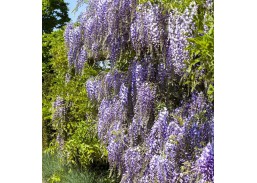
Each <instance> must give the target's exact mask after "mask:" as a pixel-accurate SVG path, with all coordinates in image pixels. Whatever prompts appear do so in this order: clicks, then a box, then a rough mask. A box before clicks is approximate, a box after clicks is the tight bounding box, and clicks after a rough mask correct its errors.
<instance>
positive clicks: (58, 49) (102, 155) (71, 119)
mask: <svg viewBox="0 0 257 183" xmlns="http://www.w3.org/2000/svg"><path fill="white" fill-rule="evenodd" d="M43 38H44V40H45V42H44V44H43V48H47V49H48V50H47V49H43V52H44V50H45V52H47V53H46V54H44V55H47V56H45V62H44V63H45V67H43V69H45V70H43V83H44V82H45V83H44V84H43V87H45V88H43V111H42V112H43V144H44V147H47V148H44V149H46V151H47V152H52V153H55V152H59V153H60V154H62V158H63V159H64V160H65V161H66V162H67V163H68V164H71V165H77V166H78V167H85V166H89V165H91V164H107V151H106V149H105V147H103V146H102V145H101V144H100V142H99V141H98V139H97V133H96V131H97V130H96V117H97V113H98V111H97V107H96V106H95V104H93V103H91V102H90V101H89V99H88V98H87V93H86V88H85V83H86V80H87V79H88V78H90V77H91V76H95V75H97V74H98V73H99V71H100V70H101V68H98V67H97V66H94V67H92V66H89V65H87V64H85V67H84V70H83V72H82V73H81V74H75V72H74V69H70V68H69V67H68V60H67V54H66V47H65V43H64V38H63V30H58V31H55V32H53V33H51V34H44V36H43ZM49 68H50V69H49ZM47 75H51V77H47ZM67 75H68V76H69V81H67V80H66V79H65V78H66V77H67ZM44 79H45V80H44ZM57 97H60V98H61V99H62V100H63V102H64V103H63V106H62V107H64V108H65V114H64V115H63V116H62V117H61V118H55V119H53V116H54V115H55V112H56V109H55V108H54V107H53V103H54V102H55V101H56V99H57ZM57 137H58V138H59V140H60V139H61V140H62V141H63V144H58V140H57Z"/></svg>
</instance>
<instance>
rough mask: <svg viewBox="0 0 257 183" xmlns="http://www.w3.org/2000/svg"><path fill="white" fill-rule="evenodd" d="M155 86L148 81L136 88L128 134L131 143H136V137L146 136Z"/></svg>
mask: <svg viewBox="0 0 257 183" xmlns="http://www.w3.org/2000/svg"><path fill="white" fill-rule="evenodd" d="M155 92H156V90H155V88H154V87H153V86H151V85H150V84H149V83H146V82H145V83H143V84H142V85H141V87H140V88H139V90H138V95H137V102H136V105H135V108H134V113H135V115H134V117H133V121H132V124H131V125H130V127H129V135H130V137H131V138H130V140H131V143H132V144H134V143H135V144H137V143H138V140H140V139H138V138H139V137H140V138H143V139H144V137H145V136H146V132H147V124H148V122H149V118H150V113H151V110H152V109H153V105H154V98H155Z"/></svg>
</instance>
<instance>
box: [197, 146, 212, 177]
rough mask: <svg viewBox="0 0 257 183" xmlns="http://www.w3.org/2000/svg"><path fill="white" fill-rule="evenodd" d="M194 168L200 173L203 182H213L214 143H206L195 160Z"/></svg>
mask: <svg viewBox="0 0 257 183" xmlns="http://www.w3.org/2000/svg"><path fill="white" fill-rule="evenodd" d="M196 169H197V171H198V172H199V173H200V174H201V175H202V180H203V182H206V181H209V182H214V145H213V144H211V143H208V144H207V146H206V147H205V148H204V149H203V152H202V154H201V156H200V157H199V159H197V161H196Z"/></svg>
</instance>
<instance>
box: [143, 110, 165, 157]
mask: <svg viewBox="0 0 257 183" xmlns="http://www.w3.org/2000/svg"><path fill="white" fill-rule="evenodd" d="M168 114H169V113H168V111H167V108H164V109H163V110H161V111H160V112H159V116H158V119H157V120H156V121H155V123H154V125H153V127H152V129H151V132H150V134H149V136H148V138H147V139H146V142H147V145H148V146H149V151H148V153H149V154H150V155H154V154H156V153H158V152H159V151H160V150H162V148H163V145H164V143H165V141H166V140H167V127H168V122H167V118H168Z"/></svg>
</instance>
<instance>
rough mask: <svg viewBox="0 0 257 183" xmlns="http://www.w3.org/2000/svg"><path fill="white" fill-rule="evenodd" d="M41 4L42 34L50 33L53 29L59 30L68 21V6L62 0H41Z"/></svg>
mask: <svg viewBox="0 0 257 183" xmlns="http://www.w3.org/2000/svg"><path fill="white" fill-rule="evenodd" d="M42 3H43V4H42V23H43V25H42V31H43V33H51V32H52V31H53V30H54V28H61V27H62V26H64V25H65V23H66V22H69V21H70V18H69V16H68V7H67V5H68V4H67V3H65V2H64V0H43V1H42Z"/></svg>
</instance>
